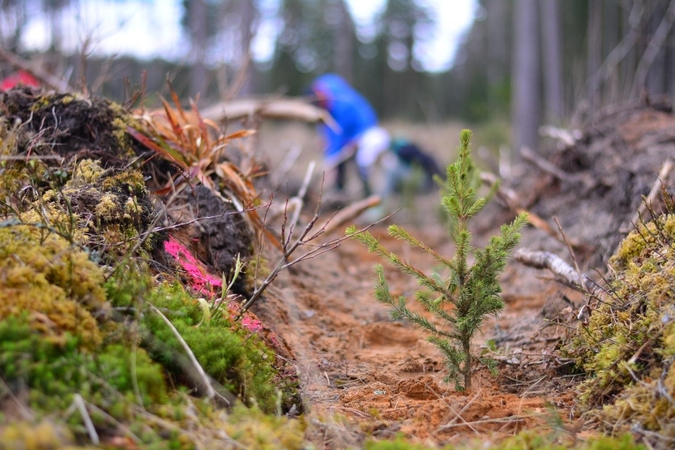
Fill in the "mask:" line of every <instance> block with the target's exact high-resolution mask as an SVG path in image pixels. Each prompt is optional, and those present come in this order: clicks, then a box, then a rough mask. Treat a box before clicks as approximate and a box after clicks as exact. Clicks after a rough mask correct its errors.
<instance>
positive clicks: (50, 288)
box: [0, 225, 107, 347]
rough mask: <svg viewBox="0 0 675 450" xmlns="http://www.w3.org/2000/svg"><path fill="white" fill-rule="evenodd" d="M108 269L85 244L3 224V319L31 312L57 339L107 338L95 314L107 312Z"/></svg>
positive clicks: (37, 326) (35, 324)
mask: <svg viewBox="0 0 675 450" xmlns="http://www.w3.org/2000/svg"><path fill="white" fill-rule="evenodd" d="M102 284H103V271H102V270H101V269H100V268H99V267H98V266H97V265H96V264H94V263H93V262H92V261H90V260H89V255H88V254H87V253H85V252H84V251H82V250H81V249H79V248H77V247H75V246H73V245H71V244H69V243H68V242H67V241H66V240H65V239H64V238H63V237H61V236H58V235H57V234H55V233H50V232H49V231H47V230H44V229H39V228H36V227H29V226H26V225H17V226H11V227H10V226H5V227H4V228H0V321H1V320H3V319H6V318H10V317H17V316H19V315H21V314H23V313H26V314H27V315H28V321H29V322H30V324H31V328H33V329H34V330H36V331H39V332H41V333H42V334H43V335H44V336H46V337H47V338H48V340H49V341H51V342H60V343H63V342H64V339H65V334H66V333H70V334H71V335H73V336H75V337H78V338H79V339H80V342H81V343H82V344H83V345H86V346H89V347H95V346H96V345H98V344H100V343H101V339H102V337H101V333H100V331H99V329H98V324H97V323H96V319H95V318H94V317H99V318H103V317H105V316H106V309H107V306H106V304H105V293H104V292H103V288H102Z"/></svg>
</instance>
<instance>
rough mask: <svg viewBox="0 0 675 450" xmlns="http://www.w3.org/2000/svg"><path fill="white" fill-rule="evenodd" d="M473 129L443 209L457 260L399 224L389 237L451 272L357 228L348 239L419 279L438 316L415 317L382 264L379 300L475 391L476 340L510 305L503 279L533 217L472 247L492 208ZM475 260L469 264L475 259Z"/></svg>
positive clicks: (458, 383) (458, 382) (464, 139)
mask: <svg viewBox="0 0 675 450" xmlns="http://www.w3.org/2000/svg"><path fill="white" fill-rule="evenodd" d="M470 140H471V131H470V130H462V132H461V133H460V148H459V158H458V159H457V161H456V162H455V163H453V164H451V165H450V166H448V168H447V182H446V194H445V195H444V196H443V198H442V205H443V207H444V209H445V210H446V211H447V212H448V215H449V216H450V221H451V225H450V236H451V239H452V241H453V243H454V244H455V254H454V256H453V257H452V258H451V259H448V258H446V257H444V256H443V255H441V254H439V253H437V252H436V251H434V250H433V249H431V248H430V247H428V246H427V245H426V244H424V243H423V242H421V241H420V240H418V239H416V238H415V237H413V236H412V235H410V234H409V233H408V232H407V231H406V230H404V229H403V228H402V227H400V226H398V225H392V226H390V227H389V229H388V232H389V235H391V236H392V237H394V238H396V239H400V240H403V241H406V242H408V243H409V244H410V245H412V246H414V247H418V248H420V249H422V250H423V251H424V252H425V253H426V254H428V255H429V256H431V257H432V258H433V259H434V260H435V261H436V262H437V263H438V264H440V265H441V266H442V267H443V269H444V270H443V271H444V272H446V271H447V273H448V275H447V276H445V277H443V276H442V275H441V274H440V273H437V272H432V273H430V274H426V273H424V272H422V271H421V270H419V269H418V268H416V267H414V266H412V265H411V264H410V263H409V262H407V261H405V260H404V259H402V258H401V257H399V256H398V255H396V254H394V253H392V252H390V251H389V250H387V249H386V248H385V247H384V246H383V245H382V244H380V242H379V241H378V240H377V238H375V237H374V236H373V235H372V234H370V233H369V232H363V233H359V232H357V230H356V228H355V227H354V226H352V227H349V228H348V229H347V235H348V236H351V237H353V238H354V239H357V240H358V241H360V242H362V243H363V244H365V245H366V246H367V247H368V250H369V251H370V252H373V253H376V254H379V255H380V256H382V257H383V258H384V259H385V260H387V261H389V262H390V263H391V264H392V265H394V266H395V267H396V268H398V269H399V270H400V271H402V272H403V273H406V274H408V275H411V276H413V277H415V278H416V279H417V282H418V284H419V285H420V286H421V287H422V290H420V291H417V292H416V293H415V299H416V300H417V301H418V302H420V303H421V304H422V305H423V306H424V307H425V309H426V310H427V311H428V312H430V313H431V314H432V316H433V318H427V317H426V316H425V315H422V314H418V313H415V312H413V311H411V310H410V309H408V307H407V306H406V299H405V297H404V296H400V297H398V298H394V297H392V295H391V293H390V292H389V287H388V285H387V280H386V278H385V276H384V268H383V267H382V265H379V264H378V265H376V266H375V273H376V276H377V280H376V284H375V297H376V299H377V300H378V301H380V302H382V303H385V304H387V305H389V306H390V307H391V316H392V318H393V319H395V320H400V319H405V320H408V321H410V322H412V323H413V324H415V325H417V326H418V327H420V328H422V329H423V330H425V331H427V332H428V333H429V334H430V336H429V338H428V339H429V341H430V342H432V343H433V344H434V345H436V347H438V348H439V349H440V351H441V352H442V353H443V355H444V356H445V359H446V366H447V369H448V376H447V378H446V379H447V381H454V382H455V387H456V388H457V389H458V390H470V389H471V373H472V365H473V360H474V358H473V357H472V355H471V341H472V339H473V336H474V335H475V333H476V332H477V331H478V330H479V329H480V326H481V324H482V323H483V321H484V320H485V319H486V318H487V317H489V316H491V315H497V314H498V313H499V312H500V311H501V310H502V309H503V307H504V303H503V301H502V299H501V297H500V295H499V294H500V292H501V286H500V284H499V275H500V274H501V272H502V271H503V270H504V266H505V265H506V261H507V259H508V257H509V254H510V252H511V251H512V250H513V248H514V247H515V246H516V245H517V244H518V242H519V240H520V232H519V231H520V229H521V228H522V227H523V226H524V225H525V224H526V223H527V215H526V214H520V215H519V216H518V217H516V219H515V220H514V221H513V222H512V223H511V224H508V225H502V227H501V231H500V233H499V234H497V235H495V236H492V237H491V238H490V241H489V243H488V245H487V246H486V247H485V248H482V249H481V248H474V247H473V246H472V245H471V233H470V232H469V228H468V224H469V221H470V219H471V218H472V217H473V216H475V215H476V214H477V213H478V212H479V211H480V210H481V209H483V207H484V206H485V204H486V200H485V199H484V198H477V197H476V188H477V187H476V186H475V183H474V180H476V178H477V177H476V175H477V172H476V168H475V166H474V165H473V162H472V160H471V156H470V155H471V150H470V148H469V142H470ZM470 254H473V256H474V258H473V259H474V262H473V264H469V261H468V260H469V255H470Z"/></svg>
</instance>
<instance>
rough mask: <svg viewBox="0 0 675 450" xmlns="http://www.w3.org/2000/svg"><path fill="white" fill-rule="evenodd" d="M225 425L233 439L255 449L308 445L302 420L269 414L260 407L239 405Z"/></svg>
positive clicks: (270, 449) (290, 449)
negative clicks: (305, 442) (248, 407)
mask: <svg viewBox="0 0 675 450" xmlns="http://www.w3.org/2000/svg"><path fill="white" fill-rule="evenodd" d="M224 428H225V431H226V432H227V434H228V435H229V436H230V437H231V438H232V439H234V440H236V441H238V442H239V443H240V444H243V445H244V446H245V447H246V448H247V449H251V450H276V449H288V450H295V449H298V450H299V449H302V448H305V447H304V445H303V443H304V426H303V424H302V422H300V421H298V420H290V419H287V418H285V417H277V416H272V415H265V414H264V413H263V412H262V411H260V410H259V409H257V408H251V409H246V408H244V407H241V406H239V407H235V408H234V409H233V411H232V413H231V414H230V416H229V418H228V420H227V424H226V425H225V427H224Z"/></svg>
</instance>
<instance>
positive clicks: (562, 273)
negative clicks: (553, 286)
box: [513, 248, 588, 293]
mask: <svg viewBox="0 0 675 450" xmlns="http://www.w3.org/2000/svg"><path fill="white" fill-rule="evenodd" d="M513 258H514V259H515V260H516V261H518V262H519V263H521V264H524V265H526V266H528V267H534V268H535V269H548V270H549V271H550V272H551V273H553V274H554V275H556V278H557V279H558V281H560V282H562V283H563V284H565V285H566V286H569V287H571V288H572V289H576V290H579V291H581V292H584V293H586V292H587V291H588V289H587V288H586V284H585V283H583V284H582V280H581V278H579V274H578V273H577V272H576V271H575V270H574V269H573V268H572V266H570V265H569V264H567V263H566V262H565V261H563V260H562V258H560V257H559V256H558V255H555V254H553V253H551V252H540V251H533V250H528V249H525V248H521V249H519V250H518V251H517V252H516V253H515V254H514V255H513ZM584 278H585V277H584Z"/></svg>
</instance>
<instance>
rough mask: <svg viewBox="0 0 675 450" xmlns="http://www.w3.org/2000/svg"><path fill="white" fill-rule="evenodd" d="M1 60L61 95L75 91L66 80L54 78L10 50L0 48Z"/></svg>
mask: <svg viewBox="0 0 675 450" xmlns="http://www.w3.org/2000/svg"><path fill="white" fill-rule="evenodd" d="M0 58H2V59H4V60H5V61H7V62H8V63H10V64H11V65H13V66H14V67H16V68H17V69H21V70H24V71H26V72H28V73H30V74H31V75H33V76H34V77H35V78H37V79H38V80H40V82H42V84H44V85H46V86H47V87H49V88H50V89H54V90H55V91H57V92H61V93H64V92H73V91H74V90H73V88H72V87H70V86H69V85H68V82H67V81H66V80H62V79H61V78H59V77H57V76H54V75H52V74H51V73H49V72H47V71H45V70H42V69H40V68H38V67H34V66H33V65H32V64H31V63H30V62H28V61H26V60H25V59H23V58H21V57H19V56H18V55H16V54H14V53H12V52H10V51H8V50H5V49H4V48H2V47H0Z"/></svg>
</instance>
